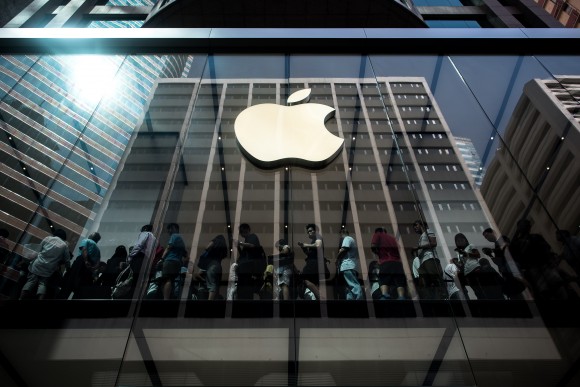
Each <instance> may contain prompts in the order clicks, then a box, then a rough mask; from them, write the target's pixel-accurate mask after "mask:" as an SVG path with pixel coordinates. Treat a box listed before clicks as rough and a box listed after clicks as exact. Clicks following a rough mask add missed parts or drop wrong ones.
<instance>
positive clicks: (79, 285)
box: [59, 232, 101, 299]
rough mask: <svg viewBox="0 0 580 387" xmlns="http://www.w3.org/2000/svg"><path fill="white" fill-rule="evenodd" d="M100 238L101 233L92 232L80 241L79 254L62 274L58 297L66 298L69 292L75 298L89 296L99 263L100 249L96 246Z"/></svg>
mask: <svg viewBox="0 0 580 387" xmlns="http://www.w3.org/2000/svg"><path fill="white" fill-rule="evenodd" d="M100 240H101V234H99V233H98V232H93V233H90V234H89V236H88V237H87V238H85V239H83V240H82V241H81V243H80V244H79V255H78V256H77V258H76V259H75V261H74V262H73V264H72V265H71V267H70V269H69V270H67V271H66V273H65V275H64V279H63V286H62V288H61V290H60V293H59V298H64V299H68V298H69V297H70V295H71V293H74V295H73V298H75V299H80V298H85V297H90V296H91V289H92V287H93V286H94V281H95V279H96V278H97V275H98V272H99V267H100V265H101V250H100V249H99V246H97V243H99V241H100Z"/></svg>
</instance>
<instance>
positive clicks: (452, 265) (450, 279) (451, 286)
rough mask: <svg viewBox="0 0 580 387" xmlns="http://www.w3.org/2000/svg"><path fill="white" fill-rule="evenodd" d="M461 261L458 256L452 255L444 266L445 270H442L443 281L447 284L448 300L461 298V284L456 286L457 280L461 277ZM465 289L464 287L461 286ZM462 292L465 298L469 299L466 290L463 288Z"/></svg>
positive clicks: (459, 280)
mask: <svg viewBox="0 0 580 387" xmlns="http://www.w3.org/2000/svg"><path fill="white" fill-rule="evenodd" d="M461 265H462V264H461V262H460V261H459V258H457V257H453V258H451V261H450V262H449V264H448V265H447V266H445V270H443V274H444V275H445V279H444V281H445V283H446V284H447V294H448V295H449V299H450V300H460V299H461V289H462V288H463V286H461V287H459V286H457V283H458V282H459V283H460V284H461V285H463V284H462V283H461V282H462V280H461V278H462V275H463V274H462V269H461ZM463 289H465V288H463ZM463 294H464V295H465V298H466V299H469V297H468V296H467V291H466V290H463Z"/></svg>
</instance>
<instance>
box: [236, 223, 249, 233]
mask: <svg viewBox="0 0 580 387" xmlns="http://www.w3.org/2000/svg"><path fill="white" fill-rule="evenodd" d="M238 229H239V230H240V231H242V230H244V231H250V230H251V228H250V225H249V224H247V223H242V224H240V227H238Z"/></svg>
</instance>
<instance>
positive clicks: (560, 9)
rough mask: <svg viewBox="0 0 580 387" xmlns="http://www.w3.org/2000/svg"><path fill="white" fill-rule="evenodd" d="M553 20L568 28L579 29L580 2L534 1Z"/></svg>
mask: <svg viewBox="0 0 580 387" xmlns="http://www.w3.org/2000/svg"><path fill="white" fill-rule="evenodd" d="M535 1H536V3H538V4H539V5H540V6H541V7H542V8H544V9H545V10H546V11H547V12H548V13H550V15H552V16H554V18H555V19H557V20H559V21H560V22H561V23H562V24H563V25H564V26H566V27H568V28H579V27H580V1H578V0H535Z"/></svg>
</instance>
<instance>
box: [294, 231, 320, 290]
mask: <svg viewBox="0 0 580 387" xmlns="http://www.w3.org/2000/svg"><path fill="white" fill-rule="evenodd" d="M317 231H318V229H317V227H316V225H315V224H313V223H309V224H307V225H306V233H307V234H308V239H309V242H308V243H304V242H298V246H299V247H300V248H301V249H302V251H303V252H304V254H306V264H305V265H304V267H303V268H302V272H301V273H300V278H301V281H302V282H303V283H304V286H305V287H306V289H308V290H309V291H310V292H312V294H313V295H314V297H315V298H316V299H317V300H320V291H319V289H318V286H319V285H320V276H319V274H318V273H319V270H318V262H319V261H323V260H324V242H323V240H322V236H321V235H320V234H319V233H318V232H317ZM322 263H323V264H324V262H322ZM305 292H306V290H305Z"/></svg>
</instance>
